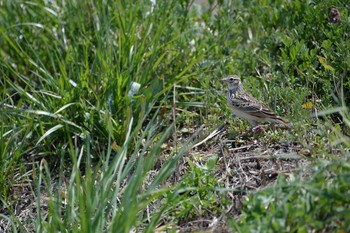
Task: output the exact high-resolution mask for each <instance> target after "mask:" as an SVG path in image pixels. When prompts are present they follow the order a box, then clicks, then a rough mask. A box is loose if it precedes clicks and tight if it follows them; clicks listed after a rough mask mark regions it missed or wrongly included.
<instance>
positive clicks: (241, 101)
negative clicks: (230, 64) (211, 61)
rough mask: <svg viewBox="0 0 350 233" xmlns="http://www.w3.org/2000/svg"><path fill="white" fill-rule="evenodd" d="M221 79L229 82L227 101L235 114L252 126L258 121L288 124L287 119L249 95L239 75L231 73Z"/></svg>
mask: <svg viewBox="0 0 350 233" xmlns="http://www.w3.org/2000/svg"><path fill="white" fill-rule="evenodd" d="M221 81H223V82H226V83H227V84H228V92H227V103H228V105H229V106H230V107H231V109H232V112H233V114H234V115H236V116H238V117H240V118H243V119H245V120H247V121H248V122H249V123H250V124H251V126H253V127H254V126H257V124H258V122H272V123H277V124H283V125H284V126H287V122H286V120H284V119H283V118H281V117H279V116H277V115H276V114H275V113H274V112H273V111H272V110H271V109H270V108H268V107H266V105H265V104H263V103H262V102H260V101H259V100H257V99H255V98H254V97H253V96H251V95H249V94H248V93H247V92H246V91H245V90H244V87H243V84H242V82H241V79H240V78H239V77H238V76H237V75H231V76H228V77H226V78H224V79H221Z"/></svg>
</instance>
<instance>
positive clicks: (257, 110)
mask: <svg viewBox="0 0 350 233" xmlns="http://www.w3.org/2000/svg"><path fill="white" fill-rule="evenodd" d="M231 101H232V105H233V107H235V108H237V109H240V110H241V111H244V112H246V113H249V114H250V115H252V116H256V117H263V118H266V117H268V118H274V117H276V114H275V113H274V112H273V111H272V110H271V109H270V108H268V107H266V106H265V105H264V104H263V103H262V102H260V101H258V100H257V99H255V98H254V97H252V96H251V95H248V94H246V93H237V94H236V95H232V96H231Z"/></svg>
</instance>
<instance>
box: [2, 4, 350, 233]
mask: <svg viewBox="0 0 350 233" xmlns="http://www.w3.org/2000/svg"><path fill="white" fill-rule="evenodd" d="M0 6H1V10H0V41H1V46H0V84H1V86H2V88H1V89H0V97H1V98H0V118H1V119H0V120H1V130H0V194H1V196H0V201H1V203H2V205H1V206H3V207H1V208H0V211H3V213H1V215H0V220H2V221H3V222H6V223H8V224H9V225H8V226H11V227H12V229H13V231H15V230H14V229H16V230H17V231H19V232H26V231H36V232H57V231H62V232H65V231H72V232H78V231H83V232H104V231H106V232H130V231H132V230H136V231H146V232H154V231H155V229H168V230H170V231H171V230H175V229H177V228H179V227H180V225H181V223H186V222H189V221H195V220H198V219H202V218H208V219H214V217H219V216H220V217H221V218H220V220H222V221H224V222H225V223H229V222H231V226H232V227H233V228H234V229H235V230H236V231H242V232H251V231H252V230H256V231H260V232H267V229H269V230H268V231H271V229H273V230H276V231H280V230H282V231H293V230H295V229H302V230H303V231H311V230H313V229H315V230H321V229H324V228H326V229H330V230H334V229H335V230H339V231H340V230H345V231H347V230H349V226H348V225H347V222H348V219H346V217H344V216H345V214H347V213H346V211H347V210H346V208H345V207H348V204H349V203H348V201H349V200H348V198H347V196H346V190H347V188H348V186H347V184H346V183H347V181H348V180H347V179H348V178H347V176H348V166H349V161H348V157H349V151H348V150H347V149H346V148H348V147H349V146H350V143H349V137H348V136H347V135H346V134H348V132H349V127H350V123H349V121H350V117H349V104H348V103H349V100H350V99H349V96H350V95H349V93H350V81H349V80H348V79H347V77H348V76H349V67H350V63H349V62H350V59H349V51H350V45H349V44H348V43H347V40H348V37H349V15H348V12H349V5H348V4H347V2H346V1H341V0H334V1H320V2H317V3H316V2H312V1H283V0H278V1H272V0H266V1H257V0H254V1H250V2H249V3H248V2H247V1H218V3H214V2H212V1H208V2H206V3H205V4H204V5H202V6H201V5H198V4H197V3H195V2H194V1H191V0H185V1H175V0H174V1H156V2H153V1H146V0H132V1H124V0H117V1H80V0H77V1H42V0H34V1H2V2H0ZM334 6H335V7H337V8H338V9H339V11H340V13H341V16H342V23H341V24H332V23H330V22H329V21H328V15H329V11H330V9H331V7H334ZM228 74H238V75H240V76H241V77H242V79H243V81H244V85H245V87H246V88H247V90H248V91H249V92H251V93H252V94H253V95H254V96H256V97H257V98H259V99H261V100H263V101H265V102H266V103H268V105H269V106H270V107H271V108H272V109H273V110H274V111H276V112H277V113H278V114H279V115H282V116H285V117H286V118H288V119H289V120H290V121H291V122H294V127H293V129H292V130H290V131H287V132H284V131H273V130H269V131H268V132H266V134H265V135H263V136H260V137H258V138H257V139H256V140H258V141H259V142H264V143H269V142H275V141H283V140H285V141H293V142H297V143H299V144H301V145H302V146H303V147H304V148H308V149H310V150H312V155H313V158H312V163H313V164H314V166H313V168H312V169H311V168H310V169H311V171H310V174H309V176H308V178H307V179H304V178H303V177H302V176H301V175H299V174H298V173H297V174H295V177H296V178H295V179H294V180H283V178H281V177H280V178H279V179H278V182H277V183H276V185H275V186H273V187H270V188H268V189H266V190H263V191H261V192H258V193H253V194H251V196H250V198H249V201H247V202H246V203H245V206H244V208H243V210H242V215H241V217H240V219H239V220H237V221H231V216H225V215H223V214H222V213H223V212H226V211H227V209H228V208H229V206H230V204H231V203H230V198H229V193H232V192H235V190H232V189H226V188H225V185H224V184H222V183H220V182H218V180H219V178H218V177H217V176H216V174H217V173H218V172H219V171H220V166H218V165H217V164H216V163H218V161H219V159H218V155H217V154H210V156H208V158H209V159H205V158H200V157H201V155H200V154H198V155H193V154H192V152H191V150H190V146H191V144H192V143H194V142H195V140H196V139H197V133H199V131H200V130H201V129H202V128H204V129H206V130H207V131H206V132H210V129H214V128H215V127H217V126H218V125H220V124H222V123H223V122H224V121H227V122H229V125H230V128H229V133H231V134H232V135H233V137H235V136H237V135H238V134H239V133H240V132H241V131H245V130H246V129H248V125H247V124H246V122H243V121H241V120H239V119H233V118H232V117H229V116H230V115H231V114H230V109H229V108H228V106H227V105H226V100H225V94H224V88H225V86H224V85H223V84H221V83H220V82H219V79H220V78H222V77H224V76H226V75H228ZM133 83H137V84H140V89H139V90H137V91H135V92H134V93H132V95H131V94H130V89H131V87H132V85H133ZM315 112H317V116H318V119H316V117H312V116H314V115H315ZM197 129H198V132H197V131H196V130H197ZM254 140H255V139H254ZM247 143H249V142H247ZM335 151H336V152H337V153H335ZM179 164H182V165H183V166H186V169H184V170H181V172H184V173H185V174H181V175H180V174H178V175H179V176H177V172H179V171H178V169H179ZM174 171H175V172H174ZM174 177H175V178H174ZM176 177H177V178H179V177H180V178H181V180H177V181H176V182H174V180H176ZM303 184H305V185H303ZM17 187H26V190H27V191H25V192H26V193H27V194H30V195H29V196H30V198H29V200H28V202H29V203H31V204H32V206H31V207H30V205H28V208H31V210H33V209H35V211H34V214H33V216H34V217H33V220H32V221H31V220H28V219H27V220H26V221H29V222H26V223H25V222H23V218H22V217H21V216H18V214H17V215H16V214H15V209H14V207H15V203H16V202H18V201H19V200H20V198H19V197H17V196H16V195H12V194H13V193H14V192H15V190H17V191H18V189H17ZM17 191H16V192H17ZM23 192H24V191H23ZM319 193H320V194H322V195H320V196H318V194H319ZM41 199H42V200H47V201H46V202H45V201H44V202H40V200H41ZM290 203H295V205H292V204H290ZM45 205H47V206H46V207H47V208H46V209H45V208H43V206H45ZM320 212H322V213H324V212H325V213H324V214H319V213H320ZM303 213H305V218H304V217H303V216H304V215H303ZM330 215H332V216H333V217H332V218H329V216H330ZM236 217H237V216H236ZM3 222H2V223H3ZM229 225H230V224H229ZM28 226H30V228H28ZM0 229H1V228H0ZM28 229H29V230H28ZM273 230H272V231H273Z"/></svg>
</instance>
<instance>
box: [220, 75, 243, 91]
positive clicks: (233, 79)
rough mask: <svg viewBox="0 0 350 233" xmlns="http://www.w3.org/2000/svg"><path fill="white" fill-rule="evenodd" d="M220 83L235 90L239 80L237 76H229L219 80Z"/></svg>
mask: <svg viewBox="0 0 350 233" xmlns="http://www.w3.org/2000/svg"><path fill="white" fill-rule="evenodd" d="M221 81H222V82H225V83H228V85H229V87H231V88H237V87H239V85H240V84H241V79H240V78H239V77H238V76H237V75H230V76H227V77H226V78H223V79H221Z"/></svg>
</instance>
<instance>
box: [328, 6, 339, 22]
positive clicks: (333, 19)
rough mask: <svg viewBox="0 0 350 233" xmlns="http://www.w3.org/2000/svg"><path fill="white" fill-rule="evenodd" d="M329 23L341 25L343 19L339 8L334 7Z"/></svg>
mask: <svg viewBox="0 0 350 233" xmlns="http://www.w3.org/2000/svg"><path fill="white" fill-rule="evenodd" d="M329 22H331V23H340V22H341V18H340V13H339V11H338V9H337V8H335V7H333V8H332V9H331V12H330V13H329Z"/></svg>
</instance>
